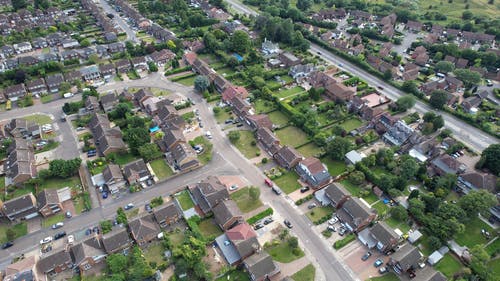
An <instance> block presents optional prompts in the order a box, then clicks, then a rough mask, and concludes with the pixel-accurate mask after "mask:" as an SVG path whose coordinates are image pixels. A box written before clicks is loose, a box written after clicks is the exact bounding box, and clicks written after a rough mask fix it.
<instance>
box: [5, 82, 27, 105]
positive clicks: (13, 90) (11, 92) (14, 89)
mask: <svg viewBox="0 0 500 281" xmlns="http://www.w3.org/2000/svg"><path fill="white" fill-rule="evenodd" d="M3 94H4V95H5V97H6V98H7V99H9V100H11V101H16V100H18V99H19V98H22V97H24V96H25V95H26V88H25V87H24V84H17V85H13V86H10V87H7V88H5V90H4V91H3Z"/></svg>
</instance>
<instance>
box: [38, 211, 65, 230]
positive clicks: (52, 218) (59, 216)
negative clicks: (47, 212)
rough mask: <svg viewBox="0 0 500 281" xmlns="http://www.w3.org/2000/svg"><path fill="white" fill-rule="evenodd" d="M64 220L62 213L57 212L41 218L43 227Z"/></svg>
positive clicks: (48, 226)
mask: <svg viewBox="0 0 500 281" xmlns="http://www.w3.org/2000/svg"><path fill="white" fill-rule="evenodd" d="M61 221H64V214H63V213H58V214H55V215H53V216H50V217H48V218H46V219H44V220H42V227H43V228H50V227H51V226H52V225H53V224H55V223H58V222H61Z"/></svg>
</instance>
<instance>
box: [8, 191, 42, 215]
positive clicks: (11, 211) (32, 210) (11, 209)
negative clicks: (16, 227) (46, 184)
mask: <svg viewBox="0 0 500 281" xmlns="http://www.w3.org/2000/svg"><path fill="white" fill-rule="evenodd" d="M0 207H1V211H2V213H3V215H4V216H5V217H7V218H8V219H9V220H10V221H16V220H28V219H31V218H34V217H37V216H38V208H37V206H36V198H35V196H34V195H33V193H29V194H27V195H23V196H20V197H16V198H14V199H10V200H8V201H5V202H1V201H0Z"/></svg>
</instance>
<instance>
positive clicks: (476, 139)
mask: <svg viewBox="0 0 500 281" xmlns="http://www.w3.org/2000/svg"><path fill="white" fill-rule="evenodd" d="M226 2H228V3H229V4H231V6H232V7H233V9H235V10H236V11H238V12H240V13H243V14H248V15H257V14H258V13H257V12H256V11H254V10H252V9H250V8H249V7H247V6H245V5H244V4H242V3H241V2H239V1H237V0H226ZM309 51H310V52H311V53H313V54H315V55H320V56H321V58H323V59H324V60H325V61H327V62H328V63H331V64H334V65H337V66H338V65H339V63H341V64H342V67H340V68H341V69H343V70H346V71H348V72H350V73H352V74H354V75H356V76H358V77H360V78H361V79H363V80H365V81H366V82H368V84H370V85H372V86H382V87H383V88H384V90H383V91H382V92H383V93H384V94H385V95H386V96H387V97H389V98H391V99H393V100H396V99H398V98H399V97H401V96H404V95H406V94H405V93H403V92H402V91H400V90H398V89H396V88H394V87H393V86H391V85H389V84H386V83H385V82H384V81H383V80H381V79H379V78H377V77H375V76H373V75H371V74H370V73H368V72H366V71H365V70H363V69H362V68H360V67H358V66H356V65H354V64H352V63H350V62H349V61H347V60H344V59H342V58H340V57H338V56H336V55H334V54H332V53H330V52H328V51H327V50H325V49H323V48H321V47H320V46H318V45H316V44H313V43H311V48H310V49H309ZM318 52H319V54H318ZM414 110H416V111H417V112H419V113H422V114H424V113H426V112H429V111H435V112H436V113H438V114H440V115H442V116H443V119H444V120H445V127H446V128H448V129H450V130H451V131H452V132H453V135H454V136H455V138H457V139H458V140H460V141H462V142H463V143H465V144H467V145H468V146H469V147H470V148H472V149H473V150H476V151H477V152H481V151H483V150H484V149H485V148H487V147H488V146H489V145H491V144H495V143H498V141H499V140H498V139H497V138H495V137H493V136H491V135H489V134H487V133H485V132H483V131H481V130H479V129H477V128H475V127H473V126H471V125H469V124H467V123H465V122H464V121H462V120H460V119H458V118H456V117H454V116H452V115H450V114H448V113H445V112H438V111H436V110H434V109H432V108H431V107H429V106H428V105H427V104H425V103H423V102H421V101H417V103H416V104H415V107H414Z"/></svg>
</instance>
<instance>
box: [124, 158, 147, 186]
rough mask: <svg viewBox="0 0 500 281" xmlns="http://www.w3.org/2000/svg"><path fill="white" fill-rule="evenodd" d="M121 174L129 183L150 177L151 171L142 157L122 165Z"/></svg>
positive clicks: (142, 180) (140, 181) (137, 182)
mask: <svg viewBox="0 0 500 281" xmlns="http://www.w3.org/2000/svg"><path fill="white" fill-rule="evenodd" d="M123 174H124V175H125V179H126V180H127V182H128V183H129V184H130V185H133V184H140V183H142V182H145V181H147V180H149V179H151V178H152V176H151V173H150V172H149V169H148V167H147V166H146V163H145V162H144V160H142V158H141V159H138V160H135V161H133V162H130V163H128V164H126V165H125V166H123Z"/></svg>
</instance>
